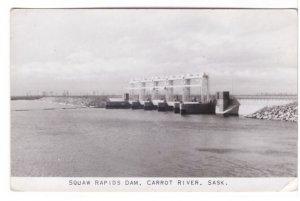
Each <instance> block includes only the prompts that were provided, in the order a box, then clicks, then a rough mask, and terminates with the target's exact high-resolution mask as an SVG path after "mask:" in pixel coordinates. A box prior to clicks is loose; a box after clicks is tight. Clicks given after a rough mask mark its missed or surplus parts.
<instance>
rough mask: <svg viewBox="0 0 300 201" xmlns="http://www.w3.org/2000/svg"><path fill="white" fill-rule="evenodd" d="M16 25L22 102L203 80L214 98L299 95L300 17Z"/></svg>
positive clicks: (192, 16) (167, 13)
mask: <svg viewBox="0 0 300 201" xmlns="http://www.w3.org/2000/svg"><path fill="white" fill-rule="evenodd" d="M62 19H63V20H62ZM11 25H12V31H11V33H12V40H11V48H12V55H11V71H12V76H11V80H12V92H13V93H17V94H19V93H21V94H22V93H23V94H24V93H26V91H29V90H32V91H36V90H56V91H58V92H60V91H63V90H66V89H69V90H70V91H74V93H75V92H76V93H79V92H86V91H91V90H99V91H106V92H120V91H122V90H125V88H126V87H127V83H128V81H129V80H130V79H132V78H139V77H151V76H156V75H170V74H186V73H202V72H207V73H209V75H210V77H211V89H212V90H214V91H216V90H223V89H224V90H225V89H227V90H228V89H230V88H232V83H236V85H237V86H236V87H235V92H236V93H257V92H261V91H274V92H293V93H295V92H296V91H297V13H296V12H295V11H294V10H288V9H287V10H263V9H260V10H252V9H251V10H230V9H227V10H212V9H207V10H205V9H193V10H185V9H174V10H161V9H159V10H153V9H146V10H145V9H141V10H139V9H134V10H126V9H124V10H118V9H116V10H114V9H112V10H110V9H107V10H101V9H92V10H90V9H87V10H85V9H79V10H77V9H76V10H55V9H46V10H39V9H34V10H31V9H21V10H17V11H15V12H13V14H12V24H11ZM269 83H272V84H269Z"/></svg>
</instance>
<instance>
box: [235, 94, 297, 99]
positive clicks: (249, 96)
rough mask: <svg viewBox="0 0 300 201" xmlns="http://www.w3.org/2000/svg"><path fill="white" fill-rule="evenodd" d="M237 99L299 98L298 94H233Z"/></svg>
mask: <svg viewBox="0 0 300 201" xmlns="http://www.w3.org/2000/svg"><path fill="white" fill-rule="evenodd" d="M233 96H235V97H236V98H237V99H256V100H261V99H264V100H294V101H296V100H297V99H298V95H274V94H270V95H268V94H267V95H233Z"/></svg>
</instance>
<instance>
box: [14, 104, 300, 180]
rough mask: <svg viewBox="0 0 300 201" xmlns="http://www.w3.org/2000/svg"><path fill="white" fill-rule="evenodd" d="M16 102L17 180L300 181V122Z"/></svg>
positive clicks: (15, 156) (15, 168)
mask: <svg viewBox="0 0 300 201" xmlns="http://www.w3.org/2000/svg"><path fill="white" fill-rule="evenodd" d="M11 103H12V111H11V124H12V128H11V173H12V176H57V177H58V176H63V177H68V176H77V177H78V176H86V177H89V176H92V177H105V176H108V177H122V176H124V177H127V176H128V177H131V176H132V177H284V176H285V177H288V176H297V123H292V122H280V121H267V120H256V119H248V118H243V117H232V118H223V117H218V116H214V115H190V116H180V115H178V114H174V113H172V112H166V113H164V112H157V111H143V110H135V111H132V110H105V109H96V108H75V106H71V105H68V106H66V105H61V104H54V103H46V102H42V101H12V102H11ZM63 108H65V109H63ZM44 109H47V110H44Z"/></svg>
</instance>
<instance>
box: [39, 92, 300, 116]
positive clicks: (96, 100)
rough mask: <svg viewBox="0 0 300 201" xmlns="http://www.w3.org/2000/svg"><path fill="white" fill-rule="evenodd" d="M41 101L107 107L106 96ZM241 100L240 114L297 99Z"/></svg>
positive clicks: (52, 98) (56, 98)
mask: <svg viewBox="0 0 300 201" xmlns="http://www.w3.org/2000/svg"><path fill="white" fill-rule="evenodd" d="M39 100H41V101H47V102H54V103H62V104H70V105H76V106H83V107H95V108H105V104H106V102H107V97H106V96H69V97H67V96H66V97H64V96H61V97H43V98H40V99H39ZM238 101H239V102H240V108H239V115H241V116H246V115H249V114H253V113H255V112H257V111H258V110H261V109H262V108H265V107H271V106H278V105H286V104H289V103H293V102H295V101H297V100H292V99H253V98H251V99H238Z"/></svg>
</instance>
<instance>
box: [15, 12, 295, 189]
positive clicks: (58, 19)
mask: <svg viewBox="0 0 300 201" xmlns="http://www.w3.org/2000/svg"><path fill="white" fill-rule="evenodd" d="M297 43H298V13H297V10H296V9H267V8H266V9H255V8H253V9H233V8H221V9H212V8H78V9H68V8H52V9H51V8H48V9H39V8H15V9H12V10H11V11H10V93H11V96H10V105H11V108H10V121H11V124H10V126H11V129H10V132H11V134H10V152H11V153H10V154H11V155H10V174H11V188H12V190H17V191H19V190H21V191H28V190H31V191H35V190H37V191H38V190H40V189H39V188H37V187H36V186H35V184H37V183H38V182H37V181H39V179H41V180H42V179H45V180H47V179H54V180H55V179H62V180H59V181H61V182H60V185H55V184H54V183H51V182H50V183H51V185H50V186H49V188H43V187H41V189H42V190H45V189H46V190H57V188H59V189H60V190H64V189H67V190H70V189H71V190H75V191H76V190H78V189H80V190H88V189H90V188H92V189H93V190H95V189H96V190H99V191H101V189H103V188H104V189H105V190H108V189H109V190H122V189H128V190H131V191H132V190H133V191H135V190H136V191H139V190H145V191H152V190H154V189H158V188H161V189H164V188H166V189H168V190H174V191H223V190H224V189H225V190H224V191H228V190H229V191H239V190H243V191H251V190H252V187H253V189H254V191H260V190H264V189H266V190H269V191H274V190H275V189H276V190H275V191H279V190H280V189H281V188H284V187H285V186H286V185H288V184H289V183H290V181H296V180H297V178H298V174H297V173H298V94H297V93H298V67H297V65H298V59H297V58H298V52H297V48H298V46H297ZM272 178H274V180H267V181H268V182H269V184H268V185H271V184H272V185H273V184H274V185H275V183H276V182H275V181H276V179H278V180H281V179H286V180H284V182H282V183H283V184H282V183H281V184H280V185H278V186H277V187H276V188H274V189H273V188H272V187H271V186H268V187H266V188H264V187H265V186H264V185H267V183H268V182H263V179H272ZM30 179H32V180H30ZM235 179H236V180H238V179H245V182H244V185H246V184H247V185H249V186H250V187H249V186H246V187H243V185H240V184H237V183H235V182H234V181H235ZM247 179H249V180H247ZM253 179H258V180H257V181H262V182H256V183H255V182H254V180H253ZM259 179H262V180H259ZM23 180H24V181H25V180H26V181H29V182H30V181H32V186H31V185H25V184H24V182H22V181H23ZM247 181H249V182H250V183H247ZM251 182H254V183H251ZM25 183H26V182H25ZM251 185H253V186H252V187H251ZM260 185H261V186H263V187H257V186H260ZM281 185H282V186H281ZM295 185H296V190H297V184H295ZM255 187H257V188H255ZM226 188H227V189H226ZM222 189H223V190H222ZM294 190H295V189H294Z"/></svg>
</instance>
